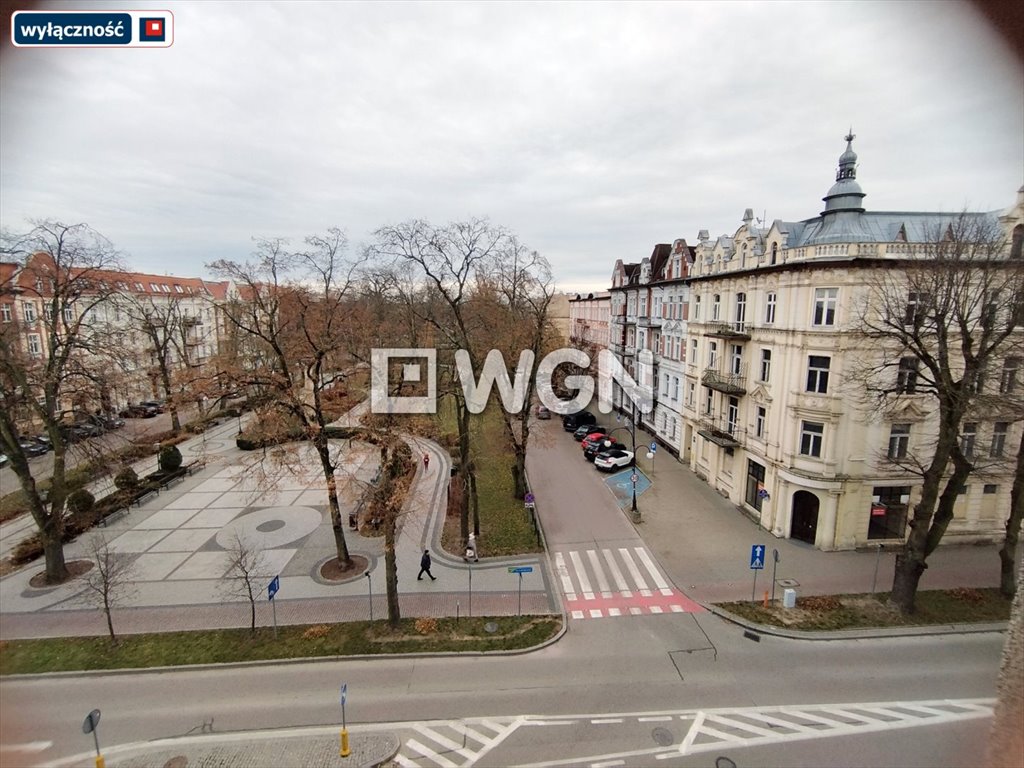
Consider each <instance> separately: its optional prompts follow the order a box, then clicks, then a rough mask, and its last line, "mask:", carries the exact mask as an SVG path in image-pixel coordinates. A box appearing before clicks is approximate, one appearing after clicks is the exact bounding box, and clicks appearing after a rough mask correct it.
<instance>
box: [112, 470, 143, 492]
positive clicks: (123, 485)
mask: <svg viewBox="0 0 1024 768" xmlns="http://www.w3.org/2000/svg"><path fill="white" fill-rule="evenodd" d="M138 485H139V476H138V475H137V474H135V470H134V469H132V468H131V467H125V468H124V469H122V470H121V471H120V472H118V473H117V475H116V476H115V477H114V486H115V487H116V488H117V489H118V490H119V491H130V490H133V489H134V488H137V487H138Z"/></svg>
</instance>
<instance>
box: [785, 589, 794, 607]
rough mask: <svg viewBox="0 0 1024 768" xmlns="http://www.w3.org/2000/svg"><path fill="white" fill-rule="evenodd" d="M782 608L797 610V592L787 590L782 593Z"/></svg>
mask: <svg viewBox="0 0 1024 768" xmlns="http://www.w3.org/2000/svg"><path fill="white" fill-rule="evenodd" d="M782 607H783V608H796V590H795V589H787V590H785V591H783V593H782Z"/></svg>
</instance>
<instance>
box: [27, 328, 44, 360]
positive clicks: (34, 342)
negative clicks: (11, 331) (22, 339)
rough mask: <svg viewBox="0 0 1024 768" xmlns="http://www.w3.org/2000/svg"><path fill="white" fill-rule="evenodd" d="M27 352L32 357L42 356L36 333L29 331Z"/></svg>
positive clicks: (40, 344) (41, 347) (41, 346)
mask: <svg viewBox="0 0 1024 768" xmlns="http://www.w3.org/2000/svg"><path fill="white" fill-rule="evenodd" d="M28 353H29V354H30V355H31V356H32V357H42V356H43V345H42V343H41V342H40V339H39V334H38V333H30V334H29V335H28Z"/></svg>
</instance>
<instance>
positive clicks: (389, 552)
mask: <svg viewBox="0 0 1024 768" xmlns="http://www.w3.org/2000/svg"><path fill="white" fill-rule="evenodd" d="M395 528H396V526H395V514H394V512H393V511H392V510H390V509H389V510H388V513H387V514H386V515H385V516H384V580H385V583H386V585H387V594H388V624H390V625H391V627H392V628H394V629H397V628H398V625H399V623H400V622H401V621H402V611H401V608H400V607H399V604H398V562H397V560H396V558H395Z"/></svg>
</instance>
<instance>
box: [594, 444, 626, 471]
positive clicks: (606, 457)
mask: <svg viewBox="0 0 1024 768" xmlns="http://www.w3.org/2000/svg"><path fill="white" fill-rule="evenodd" d="M632 463H633V452H632V451H627V450H624V449H622V448H612V449H611V450H610V451H603V452H602V453H599V454H597V457H596V458H595V459H594V466H595V467H597V468H598V469H600V470H603V471H604V472H611V471H612V470H613V469H619V468H620V467H628V466H629V465H630V464H632Z"/></svg>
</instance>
